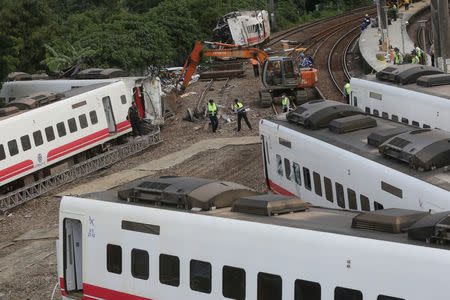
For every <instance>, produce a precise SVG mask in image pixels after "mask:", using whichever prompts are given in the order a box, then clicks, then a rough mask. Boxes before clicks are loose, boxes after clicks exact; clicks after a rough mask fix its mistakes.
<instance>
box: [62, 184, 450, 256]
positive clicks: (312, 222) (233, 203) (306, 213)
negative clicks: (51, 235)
mask: <svg viewBox="0 0 450 300" xmlns="http://www.w3.org/2000/svg"><path fill="white" fill-rule="evenodd" d="M191 183H192V184H191ZM211 183H214V184H216V186H217V185H221V184H222V183H223V182H221V181H213V180H204V181H202V179H198V178H190V177H169V178H145V179H141V180H136V181H134V182H132V183H130V184H128V185H127V186H126V187H125V188H124V189H123V190H121V191H102V192H96V193H91V194H86V195H82V196H81V197H80V198H85V199H88V201H89V200H99V201H102V202H105V203H114V204H121V205H128V206H138V207H139V208H140V209H141V208H144V207H149V208H158V209H163V210H171V211H180V212H184V213H190V214H199V215H208V216H214V217H220V218H227V219H234V220H241V221H249V222H257V223H263V224H271V225H276V226H283V227H290V228H298V229H306V230H315V231H320V232H326V233H334V234H342V235H348V236H353V237H361V238H368V239H375V240H381V241H388V242H396V243H402V244H408V245H418V246H424V247H430V248H441V249H446V250H450V247H449V246H447V245H445V244H444V245H442V244H441V245H438V243H437V244H434V243H433V244H430V243H426V242H424V237H423V230H424V228H425V226H424V224H425V225H427V226H428V227H429V226H431V225H430V224H432V225H433V226H438V224H439V223H442V222H443V223H445V222H448V219H449V218H450V217H449V216H450V212H444V213H439V214H433V215H430V214H429V213H427V212H420V211H412V210H405V209H386V210H379V211H372V212H366V213H360V212H356V211H346V210H337V209H328V208H321V207H312V206H309V204H307V203H306V202H305V201H303V200H301V199H299V198H295V197H289V196H281V195H273V194H264V195H256V196H255V195H251V194H252V193H253V191H252V190H251V189H249V188H247V191H248V192H249V195H243V194H239V193H238V194H233V193H231V194H230V189H225V190H224V191H223V192H224V193H226V194H227V197H226V198H227V199H228V201H229V203H230V204H229V205H228V206H224V207H221V208H215V207H214V209H211V208H208V209H201V208H200V207H198V206H197V204H198V203H197V202H195V201H193V202H190V201H189V200H188V199H189V198H190V197H189V195H192V193H193V192H195V190H196V189H201V190H205V187H206V186H208V185H211ZM228 184H229V183H228ZM145 185H146V186H151V187H152V188H151V189H150V190H149V192H148V194H145V193H144V194H141V193H140V191H141V190H140V187H142V186H145ZM181 186H184V187H185V188H182V187H181ZM189 186H191V187H189ZM192 187H193V188H192ZM242 188H243V187H242V186H240V185H238V189H242ZM130 190H134V193H135V195H137V196H136V197H135V198H130V197H124V195H123V194H122V192H123V191H125V192H126V193H128V192H129V191H130ZM206 190H207V188H206ZM213 190H214V189H213ZM218 194H220V193H217V192H216V193H213V194H211V195H210V199H214V198H217V196H218ZM127 195H130V194H127ZM145 195H147V196H148V195H151V196H149V197H147V198H146V197H144V196H145ZM174 195H176V196H177V197H185V199H187V202H185V205H183V206H180V205H173V203H172V205H170V202H171V201H163V202H161V201H160V200H162V199H163V200H164V199H170V198H171V197H173V196H174ZM212 201H213V200H212ZM213 202H214V201H213ZM64 205H65V204H64V203H63V204H62V206H64ZM239 205H240V207H238V206H239ZM82 206H83V205H81V206H80V204H79V202H76V203H75V202H74V207H77V208H79V207H82ZM262 207H266V208H272V209H273V210H272V211H270V210H267V211H263V210H261V208H262ZM124 215H126V213H125V210H124ZM430 219H432V220H431V221H430ZM358 222H359V223H358ZM367 224H368V225H367ZM390 224H392V228H391V229H392V230H391V229H389V228H388V227H389V226H387V225H390ZM416 224H419V225H416ZM397 227H398V228H397ZM386 228H387V229H386ZM408 228H411V229H410V230H412V229H419V231H417V230H416V231H412V232H413V235H411V233H408V232H407V231H408ZM420 230H422V231H420ZM387 231H391V232H387ZM394 232H395V233H394ZM417 232H419V234H417ZM408 234H409V236H408ZM420 234H422V236H421V235H420ZM417 237H419V238H417ZM422 239H423V240H422Z"/></svg>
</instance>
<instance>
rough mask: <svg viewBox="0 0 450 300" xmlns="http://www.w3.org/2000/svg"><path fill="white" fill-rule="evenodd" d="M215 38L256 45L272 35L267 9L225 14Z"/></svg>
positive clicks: (228, 42) (222, 40)
mask: <svg viewBox="0 0 450 300" xmlns="http://www.w3.org/2000/svg"><path fill="white" fill-rule="evenodd" d="M214 35H215V39H216V40H217V41H219V42H223V43H227V44H235V45H239V46H255V45H258V44H261V43H263V42H264V41H266V40H267V39H268V38H269V37H270V22H269V14H268V13H267V11H266V10H243V11H235V12H231V13H228V14H226V15H225V16H223V17H222V18H221V19H220V21H219V22H218V23H217V26H216V28H215V29H214Z"/></svg>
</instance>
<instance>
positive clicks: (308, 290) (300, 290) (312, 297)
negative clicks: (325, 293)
mask: <svg viewBox="0 0 450 300" xmlns="http://www.w3.org/2000/svg"><path fill="white" fill-rule="evenodd" d="M321 297H322V287H321V286H320V283H318V282H314V281H308V280H301V279H296V280H295V282H294V300H304V299H308V300H320V299H321Z"/></svg>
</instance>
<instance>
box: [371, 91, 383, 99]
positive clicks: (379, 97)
mask: <svg viewBox="0 0 450 300" xmlns="http://www.w3.org/2000/svg"><path fill="white" fill-rule="evenodd" d="M369 97H370V98H373V99H377V100H383V95H381V94H378V93H375V92H369Z"/></svg>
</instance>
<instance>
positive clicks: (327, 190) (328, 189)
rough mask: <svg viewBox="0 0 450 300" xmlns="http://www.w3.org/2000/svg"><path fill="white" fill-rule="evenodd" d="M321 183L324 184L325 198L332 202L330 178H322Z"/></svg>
mask: <svg viewBox="0 0 450 300" xmlns="http://www.w3.org/2000/svg"><path fill="white" fill-rule="evenodd" d="M323 183H324V184H325V198H327V200H328V201H330V202H333V186H332V184H331V180H330V178H327V177H324V178H323Z"/></svg>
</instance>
